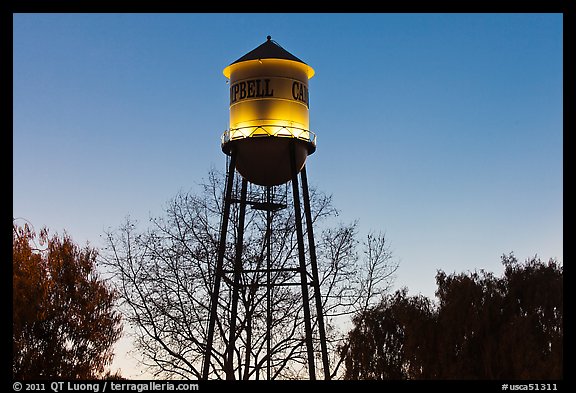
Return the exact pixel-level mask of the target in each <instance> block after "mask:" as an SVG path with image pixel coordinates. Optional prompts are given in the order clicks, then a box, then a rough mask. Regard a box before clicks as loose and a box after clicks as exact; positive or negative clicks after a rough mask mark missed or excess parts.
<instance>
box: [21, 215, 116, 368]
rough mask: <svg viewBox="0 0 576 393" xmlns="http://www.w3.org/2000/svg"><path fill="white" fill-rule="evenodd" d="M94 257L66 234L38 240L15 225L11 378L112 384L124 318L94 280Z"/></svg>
mask: <svg viewBox="0 0 576 393" xmlns="http://www.w3.org/2000/svg"><path fill="white" fill-rule="evenodd" d="M36 239H38V240H39V243H40V245H39V246H38V245H36ZM40 247H42V248H40ZM96 255H97V252H96V250H95V249H92V248H90V247H88V246H86V247H85V248H84V249H80V248H79V247H78V246H76V245H75V244H74V243H73V242H72V240H71V238H70V237H69V236H68V235H67V234H64V236H62V238H60V237H58V236H57V235H54V236H53V237H51V238H49V235H48V230H47V229H42V230H41V232H40V234H39V236H38V238H37V236H36V234H35V232H34V231H32V230H31V229H30V227H29V226H28V225H27V224H25V225H24V227H20V226H18V225H16V224H14V225H13V231H12V269H13V276H12V281H13V301H12V305H13V333H12V338H13V348H12V353H13V359H12V375H13V377H14V378H16V379H46V378H70V379H76V378H81V379H92V378H100V377H105V376H111V374H110V372H109V371H107V370H106V366H108V365H109V364H110V363H111V362H112V359H113V356H114V354H113V352H112V346H113V344H114V343H115V342H116V341H117V340H118V338H120V335H121V332H122V324H121V314H120V313H119V312H118V311H116V309H115V301H116V293H115V292H114V290H112V289H111V288H110V287H109V286H108V285H107V284H106V283H105V282H104V281H103V280H101V279H100V278H99V275H98V273H97V272H96V265H95V261H96ZM114 377H119V376H118V375H114Z"/></svg>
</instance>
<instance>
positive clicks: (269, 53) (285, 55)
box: [232, 36, 306, 64]
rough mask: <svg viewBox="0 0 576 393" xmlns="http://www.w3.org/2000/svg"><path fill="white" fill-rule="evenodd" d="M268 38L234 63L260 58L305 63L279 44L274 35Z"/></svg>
mask: <svg viewBox="0 0 576 393" xmlns="http://www.w3.org/2000/svg"><path fill="white" fill-rule="evenodd" d="M266 38H267V39H266V42H265V43H263V44H262V45H260V46H259V47H257V48H255V49H253V50H251V51H250V52H248V53H246V54H245V55H244V56H242V57H241V58H239V59H238V60H236V61H235V62H234V63H232V64H235V63H240V62H242V61H247V60H258V59H284V60H292V61H297V62H299V63H304V62H303V61H302V60H300V59H299V58H297V57H296V56H294V55H293V54H292V53H290V52H288V51H287V50H286V49H284V48H282V47H281V46H280V45H278V43H277V42H276V41H272V37H270V36H268V37H266ZM304 64H306V63H304Z"/></svg>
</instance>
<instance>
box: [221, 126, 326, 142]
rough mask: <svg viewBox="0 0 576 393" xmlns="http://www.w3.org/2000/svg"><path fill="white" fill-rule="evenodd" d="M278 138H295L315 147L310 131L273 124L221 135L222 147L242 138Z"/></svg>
mask: <svg viewBox="0 0 576 393" xmlns="http://www.w3.org/2000/svg"><path fill="white" fill-rule="evenodd" d="M270 136H273V137H278V138H296V139H299V140H302V141H305V142H308V143H311V144H312V145H313V146H314V147H316V134H314V133H313V132H312V131H309V130H305V129H303V128H298V127H292V126H279V125H275V124H266V125H258V126H247V127H239V128H232V129H230V130H226V131H224V133H223V134H222V138H221V142H222V145H225V144H227V143H228V142H231V141H235V140H238V139H244V138H260V137H270Z"/></svg>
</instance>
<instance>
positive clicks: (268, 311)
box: [266, 186, 272, 381]
mask: <svg viewBox="0 0 576 393" xmlns="http://www.w3.org/2000/svg"><path fill="white" fill-rule="evenodd" d="M271 188H272V187H270V186H268V187H266V203H267V204H268V205H270V204H271V203H272V195H271V194H270V190H271ZM271 240H272V212H271V211H270V209H268V210H267V211H266V380H268V381H269V380H270V363H271V359H270V356H271V353H270V352H271V347H272V285H271V284H272V282H271V281H272V280H271V271H270V269H272V261H271V255H270V251H271Z"/></svg>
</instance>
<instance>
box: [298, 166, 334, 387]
mask: <svg viewBox="0 0 576 393" xmlns="http://www.w3.org/2000/svg"><path fill="white" fill-rule="evenodd" d="M300 177H301V178H302V199H304V214H305V215H306V230H307V232H308V247H309V249H310V267H311V268H312V286H313V288H314V299H315V301H316V318H318V334H319V335H320V349H321V351H322V365H323V368H324V379H325V380H329V379H330V364H329V362H328V348H327V347H326V330H325V328H324V312H323V308H322V296H321V294H320V278H319V277H318V263H317V261H316V245H315V243H314V232H313V229H312V226H313V225H312V211H311V209H310V195H309V193H308V175H307V174H306V166H304V168H302V171H301V172H300Z"/></svg>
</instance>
